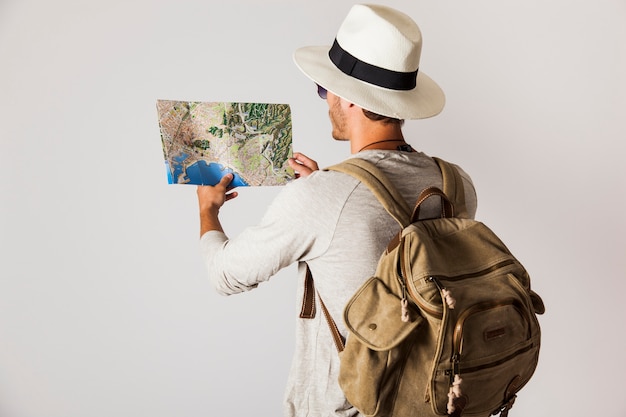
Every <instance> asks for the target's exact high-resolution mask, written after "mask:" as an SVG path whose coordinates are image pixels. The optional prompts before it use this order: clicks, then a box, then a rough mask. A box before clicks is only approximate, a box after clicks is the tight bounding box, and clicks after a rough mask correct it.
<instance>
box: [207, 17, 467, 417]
mask: <svg viewBox="0 0 626 417" xmlns="http://www.w3.org/2000/svg"><path fill="white" fill-rule="evenodd" d="M420 51H421V34H420V31H419V28H418V27H417V25H416V24H415V23H414V22H413V21H412V20H411V19H410V18H409V17H408V16H406V15H404V14H402V13H400V12H398V11H396V10H393V9H390V8H388V7H384V6H372V5H369V6H365V5H356V6H354V7H353V8H352V9H351V10H350V12H349V14H348V16H347V17H346V19H345V20H344V22H343V24H342V25H341V27H340V29H339V32H338V34H337V38H336V41H335V43H334V45H333V46H332V47H330V48H329V47H328V46H326V47H306V48H301V49H299V50H297V51H296V53H295V55H294V59H295V62H296V64H297V66H298V67H299V68H300V69H301V70H302V71H303V72H304V73H305V74H306V75H307V76H308V77H309V78H311V79H312V80H313V81H315V82H316V83H317V85H318V93H319V94H320V96H321V97H322V98H324V99H326V100H327V102H328V107H329V117H330V121H331V124H332V136H333V138H335V139H336V140H342V141H347V142H349V143H350V150H351V153H352V154H353V157H354V158H362V159H366V160H369V161H372V162H374V163H376V165H377V166H378V167H379V168H380V169H382V170H383V171H384V172H385V173H386V174H387V176H388V178H389V179H390V180H391V181H392V182H393V183H394V184H395V185H396V187H397V188H398V189H399V190H400V192H401V193H402V194H403V195H404V197H405V198H406V200H407V202H409V204H410V205H413V203H414V202H415V200H416V199H417V196H418V194H419V193H420V191H421V190H423V189H424V188H426V187H428V186H433V185H434V186H439V187H441V185H442V178H441V173H440V172H439V170H438V168H437V166H436V164H435V162H434V161H433V159H431V158H430V157H428V156H427V155H425V154H423V153H421V152H417V151H415V150H414V149H413V148H412V147H411V146H410V145H408V144H407V142H406V141H405V139H404V136H403V133H402V123H403V120H404V119H420V118H426V117H431V116H434V115H436V114H438V113H439V112H440V111H441V110H442V108H443V105H444V95H443V92H442V91H441V89H440V88H439V87H438V86H437V84H435V82H434V81H432V80H431V79H430V78H429V77H427V76H426V75H425V74H424V73H423V72H422V71H421V70H419V71H418V66H419V60H420ZM290 165H291V166H292V167H293V168H294V169H295V170H296V171H297V172H298V173H299V176H300V178H299V179H297V180H295V181H293V182H292V183H290V184H289V185H287V186H286V187H285V188H284V189H283V190H282V191H281V193H280V194H279V195H278V196H277V198H276V200H275V201H274V202H273V203H272V204H271V205H270V207H269V208H268V210H267V213H266V214H265V216H264V217H263V219H262V221H261V223H260V224H259V225H257V226H255V227H251V228H248V229H246V230H245V231H243V232H242V233H241V234H240V235H239V236H236V237H233V238H230V239H229V238H228V237H227V236H226V235H225V234H224V230H223V229H222V226H221V224H220V222H219V216H218V214H219V210H220V209H221V208H222V206H223V204H224V203H225V202H226V201H227V200H230V199H232V198H234V197H236V195H237V193H236V192H234V191H231V190H229V188H228V184H229V182H230V180H231V179H232V177H231V176H227V177H224V178H223V179H222V181H220V183H219V184H217V185H216V186H215V187H208V186H205V187H198V199H199V205H200V219H201V246H202V251H203V256H204V258H205V260H206V264H207V268H208V271H209V277H210V279H211V281H212V283H213V284H214V285H215V288H216V289H217V291H218V292H220V293H222V294H235V293H238V292H242V291H247V290H250V289H252V288H255V287H256V286H257V285H258V284H259V283H261V282H264V281H267V280H268V279H269V278H270V277H272V276H273V275H274V274H275V273H276V272H278V271H279V270H280V269H281V268H284V267H286V266H288V265H290V264H292V263H294V262H298V263H299V274H300V278H299V280H300V283H301V284H300V286H301V287H302V282H303V279H304V274H305V270H306V265H308V266H309V267H310V269H311V272H312V274H313V276H314V277H315V285H316V289H317V290H318V292H319V294H320V296H321V298H322V299H323V300H324V303H325V305H326V307H327V308H328V310H329V312H330V314H331V315H332V316H333V317H334V318H335V321H336V322H337V325H338V326H339V331H340V332H341V333H342V335H343V336H345V335H346V329H345V328H344V325H343V321H342V320H341V317H342V311H343V308H344V306H345V304H346V302H347V300H348V299H349V298H350V297H351V296H352V295H353V294H354V292H355V291H356V290H357V288H358V287H359V286H360V285H361V284H362V283H363V282H364V281H365V280H366V279H367V278H369V277H370V276H372V274H373V273H374V270H375V268H376V264H377V261H378V258H379V256H380V254H381V253H382V251H383V250H384V248H385V247H386V245H387V243H388V242H389V240H390V239H391V238H392V237H393V236H394V235H395V234H396V233H397V232H398V230H399V226H398V224H397V223H396V221H395V220H394V219H393V218H392V217H391V216H389V215H388V214H387V212H386V211H385V210H384V208H383V207H382V206H381V205H380V203H379V202H378V201H377V200H376V198H375V197H374V196H373V194H372V193H371V192H370V191H369V190H368V189H367V187H366V186H365V185H363V184H361V183H360V182H359V181H358V180H356V179H354V178H352V177H351V176H348V175H346V174H343V173H339V172H334V171H320V170H318V166H317V164H316V163H315V161H313V160H312V159H309V158H307V157H306V156H304V155H302V154H298V153H296V154H295V155H294V158H293V159H292V160H290ZM463 177H464V182H465V190H466V194H467V195H466V200H467V201H466V203H467V208H468V212H469V214H470V216H472V217H473V215H474V213H475V211H476V195H475V192H474V188H473V186H472V183H471V181H470V179H469V177H467V175H466V174H465V173H463ZM430 200H436V199H430ZM430 200H429V203H430V205H429V206H427V207H425V208H423V209H422V213H423V216H431V217H434V216H436V214H437V212H438V211H439V207H438V205H439V202H437V201H430ZM305 263H306V265H305ZM298 296H299V297H301V296H302V293H301V292H300V293H299V294H298ZM318 311H319V308H318ZM320 316H322V314H317V315H316V317H315V318H313V319H300V320H298V324H297V330H296V336H297V341H296V350H295V356H294V359H293V364H292V369H291V372H290V377H289V382H288V387H287V390H286V393H285V415H286V416H308V417H315V416H318V417H328V416H355V415H358V412H357V411H356V410H355V409H354V408H353V407H352V406H351V405H350V404H349V403H348V402H347V401H346V399H345V397H344V396H343V393H342V391H341V389H340V387H339V386H338V383H337V374H338V367H339V356H338V354H337V351H336V349H335V346H334V344H333V340H332V336H331V333H330V330H329V329H328V327H327V323H326V322H325V320H324V318H323V317H320Z"/></svg>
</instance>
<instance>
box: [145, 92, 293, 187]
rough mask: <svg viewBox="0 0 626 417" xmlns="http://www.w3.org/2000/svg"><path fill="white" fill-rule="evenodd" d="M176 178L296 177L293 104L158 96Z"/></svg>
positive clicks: (257, 181) (277, 181) (262, 180)
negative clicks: (289, 161) (290, 106)
mask: <svg viewBox="0 0 626 417" xmlns="http://www.w3.org/2000/svg"><path fill="white" fill-rule="evenodd" d="M157 112H158V115H159V127H160V129H161V142H162V145H163V154H164V158H165V165H166V168H167V178H168V182H169V183H170V184H196V185H215V184H217V183H218V182H219V180H220V179H221V178H222V177H223V176H224V175H226V174H227V173H232V174H233V175H234V179H233V182H232V183H231V185H232V186H235V187H241V186H257V185H284V184H286V183H287V182H289V181H290V180H292V179H293V178H294V172H293V170H292V169H291V168H290V167H289V165H288V164H287V160H288V159H289V158H290V157H291V156H292V154H293V149H292V129H291V109H290V108H289V105H287V104H265V103H223V102H206V103H205V102H197V101H171V100H157Z"/></svg>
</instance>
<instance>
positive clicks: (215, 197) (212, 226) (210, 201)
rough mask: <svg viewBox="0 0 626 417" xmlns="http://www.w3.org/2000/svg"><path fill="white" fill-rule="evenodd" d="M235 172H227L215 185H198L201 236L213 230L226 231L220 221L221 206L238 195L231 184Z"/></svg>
mask: <svg viewBox="0 0 626 417" xmlns="http://www.w3.org/2000/svg"><path fill="white" fill-rule="evenodd" d="M232 180H233V174H226V175H224V176H223V177H222V179H221V180H220V182H218V183H217V184H215V186H210V185H200V186H198V190H197V194H198V205H199V208H200V236H202V235H203V234H205V233H206V232H208V231H211V230H217V231H220V232H224V229H222V225H221V224H220V221H219V217H218V215H219V211H220V208H221V207H222V206H223V205H224V203H226V202H227V201H229V200H232V199H233V198H235V197H237V195H238V194H237V192H236V191H230V190H231V189H232V187H229V184H230V183H231V181H232Z"/></svg>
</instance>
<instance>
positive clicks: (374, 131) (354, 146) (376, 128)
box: [350, 121, 406, 154]
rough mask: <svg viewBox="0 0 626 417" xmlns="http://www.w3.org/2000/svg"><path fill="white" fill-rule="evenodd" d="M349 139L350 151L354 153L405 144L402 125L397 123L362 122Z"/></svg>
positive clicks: (394, 147)
mask: <svg viewBox="0 0 626 417" xmlns="http://www.w3.org/2000/svg"><path fill="white" fill-rule="evenodd" d="M361 127H362V128H361V129H359V130H358V131H357V132H355V134H354V135H353V136H352V139H351V140H350V152H351V153H353V154H355V153H358V152H360V151H362V150H370V149H393V150H395V149H398V147H399V146H402V145H403V144H406V142H405V141H404V135H403V134H402V127H401V126H400V125H398V124H392V123H382V122H374V121H372V122H371V123H363V124H362V125H361Z"/></svg>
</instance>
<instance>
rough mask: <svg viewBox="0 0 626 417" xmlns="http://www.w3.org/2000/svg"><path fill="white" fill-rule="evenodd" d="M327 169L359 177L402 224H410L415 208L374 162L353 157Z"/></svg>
mask: <svg viewBox="0 0 626 417" xmlns="http://www.w3.org/2000/svg"><path fill="white" fill-rule="evenodd" d="M327 169H329V170H332V171H339V172H343V173H345V174H348V175H351V176H353V177H354V178H356V179H358V180H359V181H361V182H362V183H363V184H365V185H366V186H367V187H368V188H369V189H370V190H371V191H372V193H373V194H374V195H375V196H376V198H377V199H378V201H380V203H381V204H382V205H383V207H385V210H387V212H388V213H389V214H390V215H391V217H393V218H394V219H396V221H397V222H398V224H400V226H402V227H406V226H408V225H409V224H410V222H411V214H412V212H413V209H412V208H411V207H410V206H409V204H408V203H407V202H406V200H405V199H404V197H402V194H400V192H399V191H398V190H397V189H396V187H395V186H394V185H393V184H392V183H391V181H389V180H388V179H387V176H386V175H385V174H384V173H383V172H382V171H381V170H380V169H379V168H378V167H377V166H376V165H374V164H373V163H371V162H369V161H366V160H364V159H359V158H351V159H347V160H345V161H343V162H342V163H340V164H337V165H333V166H331V167H329V168H327Z"/></svg>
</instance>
